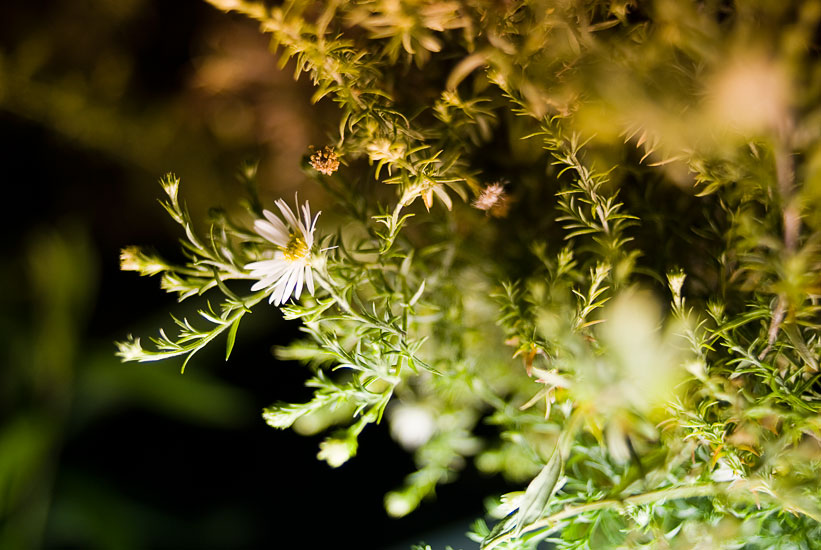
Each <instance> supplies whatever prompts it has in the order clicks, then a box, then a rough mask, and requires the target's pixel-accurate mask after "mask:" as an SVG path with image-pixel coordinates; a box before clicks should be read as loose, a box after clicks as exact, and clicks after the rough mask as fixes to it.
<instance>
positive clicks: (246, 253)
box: [120, 0, 821, 549]
mask: <svg viewBox="0 0 821 550" xmlns="http://www.w3.org/2000/svg"><path fill="white" fill-rule="evenodd" d="M211 3H212V4H214V5H215V6H217V7H219V8H222V9H224V10H227V11H237V12H240V13H242V14H244V15H246V16H248V17H251V18H252V19H254V20H256V21H258V22H259V23H260V27H261V30H262V31H263V32H265V33H269V34H270V35H271V37H272V44H273V46H274V48H275V49H277V50H278V51H279V52H280V55H281V59H282V60H283V64H287V63H288V62H289V60H293V66H294V67H295V68H296V75H297V76H299V75H300V74H302V73H305V74H307V75H308V76H309V78H310V79H311V80H312V82H313V83H314V84H315V87H316V93H315V95H314V98H313V99H314V101H320V100H323V98H327V99H330V100H332V101H334V102H336V103H337V104H338V106H339V112H340V117H339V120H338V121H334V124H332V125H329V130H330V129H332V128H334V130H333V131H334V132H335V134H334V136H335V137H334V138H333V143H331V144H330V146H332V148H331V147H330V146H329V148H327V149H324V150H323V151H322V153H321V154H314V155H313V156H311V160H310V163H308V162H306V166H305V168H306V174H308V175H309V176H310V177H311V178H313V179H314V180H315V181H316V182H318V183H319V184H321V185H322V186H323V187H324V188H325V190H326V191H327V195H328V196H329V197H331V198H332V201H333V202H332V206H331V207H330V209H331V210H332V211H333V212H334V215H335V216H336V218H331V219H337V220H339V219H341V218H342V217H344V219H345V222H344V224H343V223H340V224H339V225H338V226H337V227H329V226H322V225H320V230H319V233H320V234H321V235H323V236H322V238H321V239H319V246H316V247H315V250H313V251H312V256H311V265H312V269H313V272H314V273H315V276H316V280H317V282H318V288H317V291H316V292H315V293H314V295H313V296H307V295H305V296H303V297H302V299H300V300H294V301H291V302H290V303H287V304H286V305H284V306H283V307H282V311H283V314H284V315H285V317H286V318H288V319H294V320H298V321H299V322H301V323H302V326H303V328H304V331H305V338H304V339H303V340H301V341H299V342H296V343H294V344H293V345H291V346H290V347H287V348H285V349H283V350H281V351H280V352H279V353H280V355H281V357H283V358H288V359H298V360H300V361H304V362H305V363H306V364H307V365H308V367H309V368H310V369H311V370H312V372H313V376H312V378H311V379H310V381H309V383H308V385H309V387H311V388H313V397H312V398H311V399H310V400H309V401H307V402H305V403H280V404H276V405H273V406H272V407H270V408H268V409H267V410H266V411H265V413H264V416H265V419H266V420H267V421H268V423H269V424H271V425H272V426H274V427H277V428H288V427H291V426H293V425H294V424H295V423H297V422H305V421H306V420H307V419H310V420H311V423H312V425H313V426H314V429H317V430H318V429H331V434H330V435H329V436H328V438H327V439H326V440H325V442H324V443H323V444H322V446H321V449H320V453H319V457H320V458H322V459H324V460H326V461H327V462H328V463H329V464H331V465H332V466H337V465H339V464H341V463H343V462H345V461H346V460H348V459H349V458H350V457H352V456H353V455H355V454H356V452H357V446H358V444H357V437H358V435H359V434H360V433H361V432H362V430H363V429H364V428H365V427H366V426H367V425H368V424H371V423H378V422H380V421H381V420H382V419H383V418H384V417H386V416H387V418H388V419H389V421H390V424H391V430H392V433H393V434H394V436H395V438H396V439H397V440H398V441H399V442H400V443H401V444H402V445H403V446H405V447H406V448H408V449H409V450H412V451H413V452H414V456H415V458H416V462H417V464H418V470H417V471H416V472H414V473H413V474H411V475H410V476H408V478H407V480H406V484H405V485H404V486H403V487H400V488H398V489H397V490H395V491H394V492H392V493H390V494H388V495H387V496H386V500H385V504H386V508H387V511H388V512H389V513H390V514H392V515H397V516H400V515H404V514H407V513H409V512H411V511H412V510H413V509H414V508H416V507H417V506H418V505H419V504H420V502H421V501H422V500H423V499H424V498H425V497H426V496H428V495H430V494H432V493H433V492H434V491H435V488H436V486H437V485H438V484H440V483H445V482H447V481H450V480H452V479H453V478H454V475H455V473H456V472H458V470H459V469H460V468H461V467H463V466H464V464H465V463H466V460H468V459H470V458H472V459H473V460H474V461H475V464H476V465H477V467H478V468H480V469H481V470H483V471H487V472H499V473H501V474H503V475H505V476H506V477H508V478H509V479H511V480H514V481H517V482H527V481H528V480H530V482H529V485H528V486H527V488H526V490H525V491H523V492H521V493H513V494H509V495H505V496H504V497H503V498H502V500H501V502H500V503H499V504H500V505H499V507H498V509H496V510H494V511H492V512H491V513H492V514H493V515H495V517H497V518H498V521H497V522H496V524H495V526H494V528H493V529H488V527H487V526H486V524H485V523H483V522H479V523H477V525H476V527H475V533H474V535H475V537H476V538H477V540H480V541H481V542H482V546H483V548H530V547H533V546H534V545H536V544H538V542H539V541H544V540H550V541H552V542H553V544H555V545H556V547H557V548H568V549H570V548H595V549H601V548H611V547H613V548H615V547H628V548H638V547H660V548H693V547H703V548H719V547H727V548H739V547H745V548H809V547H816V546H817V545H818V542H817V541H818V540H819V538H818V535H819V525H818V523H817V521H818V520H819V519H821V509H819V504H820V503H819V498H821V486H819V477H818V473H819V466H821V416H819V412H821V392H820V391H819V390H821V388H819V376H821V375H819V365H818V363H819V354H820V352H819V350H821V343H819V329H821V316H820V315H819V298H821V248H819V245H820V244H821V243H819V239H821V231H820V229H821V227H820V226H821V214H819V212H821V208H819V206H821V204H819V203H820V202H821V132H819V128H821V125H820V124H819V120H821V102H819V98H820V97H819V96H820V95H821V64H819V63H818V62H817V60H816V58H817V53H818V46H819V44H818V42H817V36H818V26H819V21H821V3H819V2H767V1H763V0H761V1H755V2H743V3H739V4H738V5H734V4H731V3H726V2H711V1H680V0H656V1H653V2H640V3H637V2H631V1H629V0H627V1H625V0H613V1H603V0H602V1H596V0H591V1H587V2H563V1H558V0H556V1H539V0H516V1H505V2H498V1H489V0H488V1H481V0H462V1H455V0H438V1H427V0H414V1H410V0H407V1H402V2H399V1H393V0H371V1H364V0H363V1H357V2H335V1H327V2H319V1H307V0H290V1H287V2H285V3H284V4H282V5H277V6H274V7H271V6H268V5H266V4H265V3H262V2H256V1H246V0H211ZM307 156H308V155H307V153H306V159H307ZM337 161H338V162H337ZM320 163H321V164H320ZM246 176H247V177H248V178H249V180H250V179H253V178H252V177H253V173H252V171H247V173H246ZM163 187H164V189H165V191H166V193H167V195H168V197H169V200H168V202H166V203H164V206H165V208H166V210H168V212H169V214H171V216H172V217H173V218H174V219H175V220H176V221H177V222H178V223H180V225H181V226H182V227H183V228H184V230H185V234H186V239H185V240H184V241H183V247H184V251H185V253H186V257H187V261H186V262H185V263H184V265H172V264H170V263H168V262H166V261H165V260H163V259H160V258H157V257H154V256H151V255H149V254H147V253H145V252H143V251H140V250H136V249H126V250H125V251H124V253H123V267H124V268H126V269H133V270H136V271H139V272H141V273H142V274H146V275H155V274H160V275H161V277H162V286H163V288H164V289H166V290H168V291H170V292H175V293H177V295H178V296H179V298H180V299H181V300H182V299H187V298H190V297H192V296H196V295H202V294H205V293H213V294H214V295H218V293H221V305H220V307H219V308H218V311H214V310H213V309H212V308H211V306H210V305H209V306H208V307H207V308H206V309H204V310H203V311H202V312H201V315H202V317H203V318H204V320H205V321H206V323H207V327H206V328H203V329H201V328H196V327H197V326H200V325H197V324H195V323H193V322H189V321H188V320H185V319H183V320H181V321H178V325H179V327H180V331H179V332H178V333H177V334H176V335H173V336H168V335H166V334H165V333H164V332H161V333H160V337H159V338H158V339H156V340H155V343H156V349H155V350H151V349H146V348H144V347H143V346H142V345H141V343H140V341H139V340H138V339H132V340H129V341H127V342H125V343H122V344H120V354H121V356H122V357H123V358H124V359H126V360H138V361H152V360H157V359H164V358H168V357H173V356H185V357H186V362H187V361H188V359H190V357H191V356H192V355H193V354H194V353H196V352H197V351H198V350H199V349H201V348H202V347H203V346H205V345H206V344H208V343H209V342H210V341H211V340H213V339H214V338H215V337H216V336H218V335H219V334H221V333H223V332H227V335H228V346H227V354H230V351H231V348H232V346H233V343H234V339H235V336H236V333H237V327H238V326H239V323H240V320H241V319H242V318H243V316H244V315H245V314H247V313H249V312H250V311H251V308H252V307H253V306H255V305H256V304H257V303H258V302H261V301H262V300H263V299H264V298H266V297H267V293H266V291H265V290H263V291H260V292H257V293H249V294H245V295H238V294H237V293H236V292H237V291H236V289H237V288H240V286H236V285H234V286H231V288H230V289H229V288H228V286H227V285H226V281H228V280H234V279H239V280H243V279H250V278H251V276H250V274H249V271H248V269H247V268H246V267H245V266H246V265H247V264H248V263H249V262H252V261H255V260H258V259H260V258H263V257H266V256H265V254H266V253H267V252H266V250H268V249H270V243H266V242H265V241H264V239H261V238H260V237H259V235H257V234H256V233H255V232H254V231H253V229H252V225H251V224H250V223H249V222H248V221H247V219H244V220H243V219H238V220H232V219H229V217H228V216H226V215H224V214H218V215H216V217H215V219H214V223H213V226H212V229H211V232H210V234H209V235H208V236H207V237H202V236H200V235H198V234H197V233H196V232H195V230H194V229H193V227H192V224H191V220H190V219H189V217H188V215H187V213H186V210H185V208H184V205H182V204H181V203H180V202H179V200H178V198H177V190H178V181H177V180H176V179H174V178H172V177H169V178H167V179H165V180H163ZM457 198H458V199H460V200H457ZM251 199H252V200H250V201H249V202H248V204H249V205H250V206H249V215H250V219H254V218H260V217H262V212H261V207H260V206H259V200H258V199H257V198H256V197H253V196H252V197H251ZM417 199H421V200H417ZM471 206H473V208H472V207H471ZM231 289H234V290H231ZM257 307H265V306H257ZM479 423H482V424H486V425H490V426H493V427H494V428H495V433H496V434H497V435H496V436H494V437H487V436H483V437H479V436H478V435H476V428H477V426H478V425H479ZM485 432H486V430H483V431H482V433H485Z"/></svg>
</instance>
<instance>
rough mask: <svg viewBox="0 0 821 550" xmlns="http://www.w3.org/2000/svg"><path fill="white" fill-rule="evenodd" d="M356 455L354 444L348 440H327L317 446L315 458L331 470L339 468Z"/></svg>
mask: <svg viewBox="0 0 821 550" xmlns="http://www.w3.org/2000/svg"><path fill="white" fill-rule="evenodd" d="M355 454H356V442H355V441H353V440H350V439H336V438H332V437H331V438H328V439H326V440H325V441H323V442H322V443H320V444H319V453H318V454H317V455H316V457H317V458H318V459H319V460H324V461H325V462H327V463H328V466H330V467H331V468H339V467H340V466H342V465H343V464H345V463H346V462H347V461H348V459H350V458H351V457H352V456H354V455H355Z"/></svg>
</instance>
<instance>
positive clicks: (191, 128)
mask: <svg viewBox="0 0 821 550" xmlns="http://www.w3.org/2000/svg"><path fill="white" fill-rule="evenodd" d="M3 12H4V15H3V17H2V18H0V159H2V172H0V180H1V181H2V183H3V187H4V190H5V192H6V197H7V198H6V200H5V201H4V202H5V208H4V215H3V216H2V217H0V223H2V224H3V228H2V229H3V231H2V235H3V237H2V241H0V242H2V246H3V250H2V262H0V289H1V290H0V301H2V306H0V338H2V339H3V341H2V342H0V349H2V353H3V354H4V357H3V360H2V364H1V366H0V548H2V549H28V548H83V549H85V548H89V549H91V548H105V549H108V548H111V549H131V548H134V549H137V548H203V549H207V548H284V547H288V546H286V545H297V544H298V546H299V547H300V548H326V547H328V548H330V547H345V548H365V549H367V548H407V547H408V546H409V544H411V543H413V542H418V541H421V540H425V541H427V542H429V543H431V544H433V545H434V547H439V548H441V547H443V546H444V544H446V543H447V544H452V545H454V546H455V547H463V548H470V547H473V546H475V545H472V543H469V542H467V540H466V539H464V538H463V537H462V536H461V533H463V532H464V531H465V530H466V529H467V527H468V525H469V522H470V520H471V519H472V518H475V517H479V516H481V515H482V512H483V510H482V509H481V502H482V498H483V497H484V496H486V495H488V494H491V493H493V492H495V491H500V490H502V489H503V487H502V486H501V481H495V480H488V479H484V478H481V477H480V476H479V474H477V473H476V472H475V471H474V470H472V469H470V468H469V469H468V470H467V471H466V472H464V474H463V476H462V478H461V480H460V481H459V482H458V483H456V484H453V485H449V486H446V487H443V488H442V489H441V490H440V491H439V494H438V498H437V500H436V501H435V502H430V503H427V505H425V506H423V508H422V509H421V510H420V511H418V512H416V513H415V514H413V515H411V516H410V517H408V518H404V519H401V520H393V519H389V518H388V517H387V516H386V514H385V512H384V510H383V508H382V498H383V495H384V493H385V492H387V491H388V490H390V489H392V488H394V487H396V486H397V485H399V483H400V482H401V480H402V478H403V477H404V476H405V475H407V474H408V473H410V472H411V471H412V470H413V463H412V460H411V458H410V457H409V456H407V455H406V454H405V453H404V452H403V451H402V450H401V449H400V448H399V447H398V446H397V445H396V444H395V443H393V442H392V441H391V440H390V437H389V436H388V433H387V429H386V427H385V426H382V427H379V428H376V429H369V430H366V432H365V434H364V435H363V437H362V438H361V445H360V456H358V457H356V458H355V459H354V460H352V461H350V462H349V463H348V464H346V465H345V466H343V467H342V468H340V469H338V470H331V469H330V468H329V467H328V466H327V465H326V464H325V463H320V462H318V461H317V460H316V458H315V456H316V452H317V450H318V449H317V447H318V443H319V441H320V439H321V437H320V436H312V437H300V436H298V435H296V434H294V433H292V432H290V431H289V432H278V431H275V430H273V429H271V428H269V427H267V426H266V425H265V424H264V422H263V420H262V418H261V415H260V413H261V410H262V408H263V407H265V406H267V405H270V404H272V403H273V402H275V401H277V400H301V399H306V398H307V396H308V392H307V391H306V390H305V389H304V388H303V387H302V383H303V381H304V380H305V379H306V378H307V376H306V372H305V371H304V370H303V369H302V368H301V367H300V366H299V365H297V364H293V363H283V362H279V361H277V360H276V359H275V358H274V357H273V355H272V353H271V350H272V347H274V346H276V345H279V344H283V343H286V342H288V341H289V340H290V339H292V338H294V337H296V336H297V335H298V334H299V331H298V326H296V325H294V324H293V323H285V322H283V321H282V318H281V316H280V314H279V312H278V311H277V310H276V309H275V308H266V307H260V308H259V309H258V310H257V311H255V313H254V315H252V316H251V318H249V319H248V321H246V322H244V323H243V327H242V330H241V331H240V336H239V338H238V340H239V342H238V345H237V346H236V348H235V350H234V354H233V355H232V357H231V360H230V361H229V362H227V363H226V362H224V361H223V360H222V359H223V357H222V350H221V349H218V348H219V346H216V347H215V348H214V349H212V350H211V353H210V354H209V353H207V352H206V353H202V354H200V355H198V356H197V357H196V358H195V359H194V360H193V361H192V362H191V363H190V364H189V366H188V368H187V369H186V373H185V374H184V375H181V374H180V364H179V362H174V361H169V362H165V363H148V364H121V363H119V361H118V360H117V359H116V358H115V356H114V351H115V348H114V344H113V342H114V341H115V340H119V339H122V338H124V337H125V335H126V334H128V333H134V334H137V335H140V336H142V337H144V338H145V337H148V336H150V335H153V334H155V332H156V330H157V328H158V327H160V326H168V325H169V324H170V323H169V321H170V318H169V317H168V312H173V313H175V314H179V315H183V316H184V315H186V314H189V313H191V312H192V311H193V310H194V309H195V308H197V307H199V306H201V305H202V303H201V302H197V301H196V300H191V303H190V304H189V303H184V304H176V303H175V300H174V298H173V296H168V295H165V294H164V293H163V292H161V291H160V289H159V288H158V281H157V280H156V279H141V278H139V277H138V276H137V275H135V274H134V273H123V272H120V271H119V269H118V256H119V250H120V249H121V248H122V247H124V246H127V245H148V246H152V247H154V248H156V249H157V250H158V251H159V252H160V253H161V254H163V255H165V256H166V257H169V258H175V259H179V252H178V238H179V236H180V234H179V232H178V228H177V227H176V226H175V225H174V224H173V222H172V221H171V220H170V219H168V217H167V216H166V215H165V214H164V212H163V211H162V209H161V208H160V206H159V205H158V204H157V199H158V198H159V196H160V191H161V190H160V187H159V185H158V184H157V180H158V179H159V178H160V177H161V176H162V175H163V174H164V173H166V172H171V171H173V172H175V173H176V174H177V175H178V176H179V177H180V178H181V179H182V188H181V189H182V191H181V194H182V195H183V197H184V198H185V200H186V202H187V203H188V205H189V207H190V209H191V211H192V215H193V218H194V219H195V220H204V219H205V217H206V213H207V210H208V208H209V207H212V206H217V205H222V206H225V207H226V208H229V209H230V208H232V207H233V206H234V205H235V204H236V202H237V200H238V198H239V197H240V196H241V194H242V187H241V184H240V183H239V182H238V181H237V178H236V177H235V174H236V173H237V171H238V169H239V167H240V166H241V165H242V164H243V163H245V162H254V163H256V162H258V166H259V168H258V174H259V179H258V181H259V186H260V192H261V195H262V196H263V198H264V199H266V200H268V201H270V200H272V199H273V198H276V197H279V196H286V197H290V196H292V194H293V192H294V191H295V190H299V191H300V194H301V196H306V197H309V198H312V200H313V201H316V202H318V203H320V204H319V205H318V206H319V207H320V208H321V196H320V195H319V194H317V193H316V190H315V189H313V188H311V187H310V184H309V183H307V178H304V176H303V174H302V171H301V170H302V169H301V166H302V165H303V157H304V155H305V154H306V153H307V152H308V147H309V145H311V144H316V145H320V146H321V145H324V144H325V143H327V141H328V138H327V137H326V135H325V132H326V131H329V130H332V128H333V127H334V126H335V121H336V117H337V115H336V110H335V108H334V106H333V105H330V104H325V105H323V104H320V105H316V106H312V105H310V103H309V101H308V98H309V97H310V95H311V89H310V84H309V83H307V82H305V81H299V82H294V81H293V79H292V77H291V75H292V74H293V73H292V69H291V68H290V67H286V68H285V69H284V70H283V71H280V70H279V69H278V68H277V60H276V58H275V57H274V56H272V55H271V54H270V53H269V52H268V44H267V40H266V38H265V37H263V36H262V35H260V34H259V33H258V32H257V29H256V27H255V25H254V24H252V23H250V22H247V21H245V20H243V19H241V18H238V17H234V16H230V15H225V14H222V13H219V12H217V11H216V10H214V9H213V8H211V7H210V6H208V5H206V4H205V3H204V2H200V1H199V0H177V1H175V2H168V1H163V0H79V1H78V0H51V1H46V0H30V1H29V2H16V3H11V4H10V5H7V6H5V7H4V9H3ZM362 518H367V523H364V522H363V521H362Z"/></svg>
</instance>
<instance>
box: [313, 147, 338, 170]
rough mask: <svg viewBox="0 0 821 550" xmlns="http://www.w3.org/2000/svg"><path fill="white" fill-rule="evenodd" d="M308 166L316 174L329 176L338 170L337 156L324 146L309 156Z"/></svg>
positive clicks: (331, 149) (332, 149) (332, 150)
mask: <svg viewBox="0 0 821 550" xmlns="http://www.w3.org/2000/svg"><path fill="white" fill-rule="evenodd" d="M310 164H311V166H312V167H313V168H314V170H316V171H317V172H320V173H322V174H325V175H326V176H330V175H331V174H333V173H334V172H336V171H337V170H339V155H337V154H336V152H334V148H333V147H331V146H326V147H325V148H324V149H322V150H320V151H317V152H315V153H314V154H312V155H311V159H310Z"/></svg>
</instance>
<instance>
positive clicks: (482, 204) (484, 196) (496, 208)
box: [473, 182, 510, 218]
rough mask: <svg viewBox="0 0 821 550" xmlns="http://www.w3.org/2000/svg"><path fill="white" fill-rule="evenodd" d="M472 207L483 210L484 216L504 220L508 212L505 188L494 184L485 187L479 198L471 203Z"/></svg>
mask: <svg viewBox="0 0 821 550" xmlns="http://www.w3.org/2000/svg"><path fill="white" fill-rule="evenodd" d="M473 207H474V208H478V209H479V210H484V211H485V213H486V214H488V215H490V216H493V217H495V218H504V217H505V216H507V213H508V210H510V198H509V197H508V195H507V193H506V192H505V186H504V184H503V183H501V182H496V183H492V184H490V185H488V186H487V187H485V188H484V189H483V190H482V192H481V194H480V195H479V197H478V198H477V199H476V200H475V201H473Z"/></svg>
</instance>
